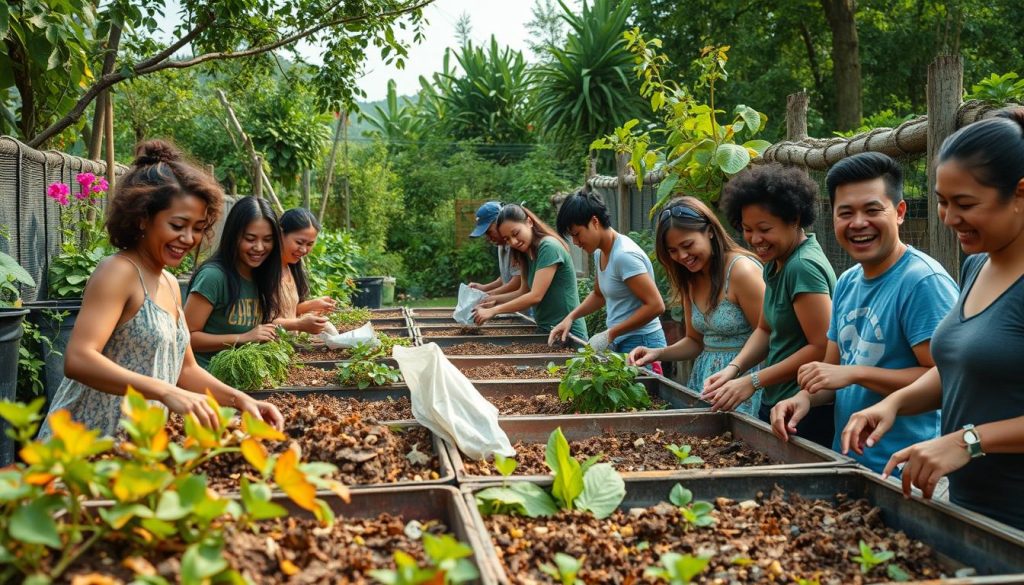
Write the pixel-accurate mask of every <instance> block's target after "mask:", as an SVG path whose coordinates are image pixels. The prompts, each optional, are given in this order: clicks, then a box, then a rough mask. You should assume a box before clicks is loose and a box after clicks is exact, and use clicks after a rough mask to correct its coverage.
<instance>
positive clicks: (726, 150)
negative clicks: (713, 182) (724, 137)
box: [715, 143, 750, 175]
mask: <svg viewBox="0 0 1024 585" xmlns="http://www.w3.org/2000/svg"><path fill="white" fill-rule="evenodd" d="M715 163H716V164H717V165H718V167H719V168H720V169H722V171H723V172H725V173H727V174H730V175H735V174H736V173H738V172H740V171H742V170H743V169H745V168H747V164H749V163H750V153H748V152H747V149H746V148H744V147H742V146H740V145H739V144H729V143H726V144H720V145H719V146H718V150H716V151H715Z"/></svg>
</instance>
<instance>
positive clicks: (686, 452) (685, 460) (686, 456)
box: [665, 445, 704, 465]
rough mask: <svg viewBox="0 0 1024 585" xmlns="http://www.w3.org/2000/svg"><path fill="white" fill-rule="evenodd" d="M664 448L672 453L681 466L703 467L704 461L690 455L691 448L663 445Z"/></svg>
mask: <svg viewBox="0 0 1024 585" xmlns="http://www.w3.org/2000/svg"><path fill="white" fill-rule="evenodd" d="M665 448H666V449H668V450H669V451H671V452H672V454H673V455H675V456H676V458H678V459H679V463H680V464H682V465H703V463H704V460H703V459H701V458H700V457H697V456H696V455H690V451H691V450H692V447H690V446H689V445H683V446H681V447H680V446H679V445H665Z"/></svg>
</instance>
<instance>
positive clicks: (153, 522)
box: [141, 518, 178, 538]
mask: <svg viewBox="0 0 1024 585" xmlns="http://www.w3.org/2000/svg"><path fill="white" fill-rule="evenodd" d="M141 524H142V527H143V528H145V529H146V530H148V531H150V532H152V533H153V534H155V535H156V536H157V537H158V538H170V537H172V536H174V535H175V534H177V533H178V527H177V526H175V525H174V524H172V523H170V522H167V521H166V520H157V519H156V518H143V519H142V522H141Z"/></svg>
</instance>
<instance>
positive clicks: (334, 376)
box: [282, 366, 338, 388]
mask: <svg viewBox="0 0 1024 585" xmlns="http://www.w3.org/2000/svg"><path fill="white" fill-rule="evenodd" d="M337 385H338V370H337V369H330V370H325V369H323V368H317V367H314V366H292V367H291V368H290V369H289V370H288V379H287V380H285V382H284V384H282V386H286V387H289V388H294V387H310V388H320V387H323V386H337Z"/></svg>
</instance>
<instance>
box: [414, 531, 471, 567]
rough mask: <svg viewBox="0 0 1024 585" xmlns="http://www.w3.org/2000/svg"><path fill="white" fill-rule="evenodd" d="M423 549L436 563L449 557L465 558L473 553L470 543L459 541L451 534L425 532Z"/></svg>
mask: <svg viewBox="0 0 1024 585" xmlns="http://www.w3.org/2000/svg"><path fill="white" fill-rule="evenodd" d="M423 550H424V551H426V553H427V556H428V557H430V559H431V560H432V561H434V563H435V564H438V563H440V562H441V561H444V560H447V559H463V558H466V557H468V556H470V555H472V554H473V549H471V548H470V547H469V545H467V544H463V543H461V542H459V541H458V540H456V539H455V537H453V536H452V535H450V534H442V535H441V536H434V535H433V534H429V533H427V534H424V535H423Z"/></svg>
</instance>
